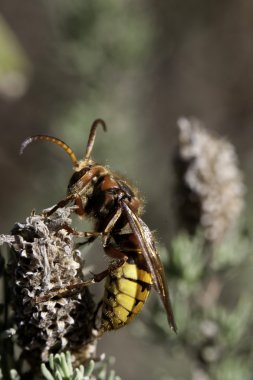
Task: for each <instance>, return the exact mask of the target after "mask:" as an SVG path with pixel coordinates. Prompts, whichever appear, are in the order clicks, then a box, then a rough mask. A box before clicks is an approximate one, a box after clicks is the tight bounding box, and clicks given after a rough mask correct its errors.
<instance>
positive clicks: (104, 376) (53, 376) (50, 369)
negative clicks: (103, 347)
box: [41, 351, 120, 380]
mask: <svg viewBox="0 0 253 380" xmlns="http://www.w3.org/2000/svg"><path fill="white" fill-rule="evenodd" d="M109 365H110V360H109V361H106V360H104V359H101V360H100V361H99V362H98V363H96V364H95V362H94V361H93V360H90V361H89V362H88V363H87V364H86V365H85V366H83V365H81V366H79V367H78V368H73V365H72V358H71V354H70V352H69V351H67V352H66V353H61V354H56V355H53V354H50V356H49V363H48V365H47V366H46V365H45V364H44V363H43V364H42V365H41V372H42V374H43V376H44V378H45V379H46V380H120V377H119V376H116V375H115V371H114V370H109V368H108V367H109Z"/></svg>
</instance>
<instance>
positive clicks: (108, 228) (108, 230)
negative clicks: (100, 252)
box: [103, 208, 122, 248]
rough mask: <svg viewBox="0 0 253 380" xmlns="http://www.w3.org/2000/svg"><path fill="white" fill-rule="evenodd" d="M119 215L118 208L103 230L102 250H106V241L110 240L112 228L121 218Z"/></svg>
mask: <svg viewBox="0 0 253 380" xmlns="http://www.w3.org/2000/svg"><path fill="white" fill-rule="evenodd" d="M121 214H122V209H121V208H118V210H117V211H116V213H115V214H114V215H113V217H112V219H111V220H110V221H109V223H108V224H107V226H106V227H105V229H104V231H103V247H104V248H106V247H107V246H108V241H109V239H110V233H111V231H112V229H113V227H114V226H115V223H116V222H117V220H118V219H119V218H120V217H121Z"/></svg>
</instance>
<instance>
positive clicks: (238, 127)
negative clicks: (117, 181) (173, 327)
mask: <svg viewBox="0 0 253 380" xmlns="http://www.w3.org/2000/svg"><path fill="white" fill-rule="evenodd" d="M252 16H253V3H252V2H251V1H249V0H241V1H240V2H239V1H236V0H229V1H227V0H219V1H217V0H213V1H204V2H203V1H200V0H188V1H187V2H185V1H182V0H168V1H165V0H156V1H154V0H147V1H138V2H136V1H133V0H127V1H124V2H123V1H116V0H108V1H102V0H92V1H83V0H72V1H67V0H55V1H53V2H52V1H47V0H43V1H42V0H41V1H36V2H35V1H32V0H27V1H25V2H20V1H18V0H2V1H1V2H0V128H1V139H0V173H1V183H2V185H1V198H0V203H1V213H0V226H1V233H8V232H9V231H10V229H11V228H12V226H13V224H14V223H15V222H16V221H20V222H21V221H22V220H24V218H25V217H26V216H27V215H29V213H30V211H31V210H32V209H33V208H35V209H36V210H37V211H38V212H40V210H42V209H43V208H47V207H49V206H51V205H52V204H54V203H56V202H57V201H58V200H60V199H62V198H63V197H64V195H65V192H66V188H67V183H68V180H69V178H70V175H71V173H72V168H71V162H70V160H69V158H68V157H67V155H66V154H65V153H64V152H63V151H61V150H60V149H58V148H57V147H55V146H53V145H50V144H39V143H38V144H33V145H31V146H29V148H28V149H27V150H26V151H25V154H24V155H23V156H22V157H20V156H19V147H20V144H21V142H22V141H23V140H24V139H25V138H26V137H27V136H29V135H33V134H38V133H39V134H49V135H53V136H56V137H58V138H60V139H62V140H64V141H65V142H66V143H67V144H69V145H70V146H71V147H72V149H73V150H74V151H75V152H76V155H77V157H82V155H83V153H84V149H85V144H86V141H87V136H88V133H89V128H90V125H91V123H92V122H93V120H94V119H96V118H103V119H104V120H105V121H106V123H107V126H108V131H107V133H106V134H104V132H103V131H102V130H98V134H97V140H96V144H95V147H94V152H93V157H94V158H95V160H97V161H98V162H101V163H104V164H108V165H110V167H111V168H112V169H113V170H116V171H119V172H121V173H122V174H123V175H124V176H126V177H127V178H129V179H130V180H132V182H133V183H134V184H136V185H137V187H138V188H139V189H140V190H141V193H142V194H143V197H144V200H145V203H146V205H145V216H144V220H145V222H146V223H147V224H148V225H149V227H150V229H151V230H156V231H157V233H156V235H157V238H158V241H160V242H162V244H163V245H164V246H166V245H167V246H168V245H169V242H170V239H171V237H172V236H173V235H174V234H175V225H174V216H173V213H172V209H171V193H172V190H173V184H174V177H173V169H172V161H173V154H174V150H175V147H176V145H177V138H178V137H177V136H178V130H177V120H178V118H179V117H181V116H192V115H193V116H195V117H197V118H199V119H200V120H202V121H203V122H204V123H205V125H206V127H207V128H208V129H209V130H211V131H216V132H218V133H219V134H221V135H223V136H226V137H227V138H228V139H229V140H230V142H232V143H233V144H234V146H235V147H236V150H237V153H238V155H239V159H240V167H241V168H242V170H243V172H244V179H245V183H246V185H247V189H248V191H247V199H248V203H247V207H246V213H247V217H248V218H249V219H250V214H251V210H252V201H251V198H252V184H253V183H252V176H251V170H252V162H253V150H252V138H253V128H252V124H253V107H252V103H253V70H252V67H253V44H252V40H253V24H252ZM96 249H97V250H99V249H100V248H99V247H97V248H96ZM99 254H101V255H102V252H101V253H99ZM147 307H148V306H147ZM140 318H142V317H141V316H140ZM131 331H132V327H131V326H129V327H127V328H125V329H123V330H122V331H119V332H115V333H111V334H107V336H106V337H105V338H103V340H102V341H101V342H100V343H99V351H100V352H106V354H107V355H113V356H115V357H116V365H115V368H116V369H117V373H118V374H119V375H120V376H122V378H123V379H129V380H134V379H137V378H140V379H144V378H145V379H154V378H158V377H157V371H158V368H160V369H161V368H162V372H163V373H168V374H170V373H173V374H175V376H179V377H177V378H181V379H184V378H186V379H187V378H188V377H187V374H188V372H189V368H190V364H189V363H188V362H187V359H186V358H184V357H182V354H180V353H172V351H168V350H167V347H164V346H161V345H160V344H159V339H157V340H155V339H152V340H151V341H150V340H148V339H146V340H145V339H140V338H138V337H135V336H134V334H132V335H131ZM170 333H171V332H170V331H169V328H168V334H170ZM150 358H152V360H150ZM154 362H155V366H154ZM180 363H183V365H182V364H180ZM158 372H159V371H158ZM165 378H166V379H169V376H168V377H165Z"/></svg>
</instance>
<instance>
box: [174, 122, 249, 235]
mask: <svg viewBox="0 0 253 380" xmlns="http://www.w3.org/2000/svg"><path fill="white" fill-rule="evenodd" d="M178 126H179V144H178V154H177V160H176V162H177V165H176V168H177V172H178V176H179V183H178V189H177V190H178V192H177V195H179V196H180V199H179V209H180V217H181V221H183V224H184V227H186V228H187V229H188V230H189V231H190V232H194V231H195V229H196V227H197V226H198V225H201V226H202V228H203V230H204V233H205V237H206V239H207V240H208V241H210V242H218V241H220V240H221V239H223V237H224V235H225V234H226V232H227V231H229V230H230V229H231V228H232V227H233V226H234V224H235V222H236V221H237V220H238V217H239V214H240V212H241V210H242V208H243V205H244V201H243V197H244V193H245V187H244V184H243V181H242V174H241V172H240V170H239V169H238V162H237V156H236V153H235V149H234V147H233V146H232V144H230V143H229V142H228V141H226V140H225V139H223V138H221V137H219V136H215V135H212V134H211V133H209V132H208V131H207V130H206V129H204V128H203V126H202V125H201V123H200V122H199V121H198V120H196V119H186V118H180V119H179V121H178Z"/></svg>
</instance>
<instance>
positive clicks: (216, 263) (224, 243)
mask: <svg viewBox="0 0 253 380" xmlns="http://www.w3.org/2000/svg"><path fill="white" fill-rule="evenodd" d="M179 127H180V139H179V147H178V154H177V175H178V174H179V178H178V184H177V192H176V196H179V199H178V201H179V203H180V202H181V203H180V207H179V210H180V213H179V217H180V221H181V222H182V221H183V222H184V223H183V226H184V227H185V228H186V229H187V230H188V231H187V230H184V231H181V232H179V233H178V235H177V236H176V237H175V238H174V239H173V240H172V242H171V245H170V249H169V252H168V250H167V249H166V248H165V247H160V249H159V251H160V253H161V256H162V259H164V265H165V270H166V274H167V276H168V280H169V284H170V287H171V288H172V294H173V302H172V303H173V306H174V312H175V316H176V322H177V325H178V334H177V336H175V337H173V336H171V334H169V329H168V324H167V321H166V316H165V313H164V311H163V310H162V308H161V305H160V303H159V302H158V301H157V300H156V299H154V301H153V306H152V308H151V309H150V312H149V314H148V317H147V320H146V322H147V324H146V326H145V328H144V327H143V326H142V329H139V332H141V333H142V334H145V335H146V334H149V335H150V331H153V337H154V339H159V340H160V341H161V340H163V341H164V344H165V343H166V347H167V345H168V344H169V345H170V347H174V348H177V352H178V351H181V352H183V353H184V354H185V355H186V356H187V358H188V359H189V361H190V362H191V363H192V365H191V367H192V373H191V374H189V375H188V376H189V378H191V379H192V380H211V379H212V380H222V379H226V380H228V379H229V380H237V379H247V380H249V379H251V378H252V370H253V365H252V358H253V347H252V344H251V341H250V340H251V339H250V335H251V334H249V331H251V329H252V325H253V314H252V312H253V304H252V297H251V294H250V292H249V291H248V290H247V289H243V287H241V286H238V281H239V278H240V276H239V275H240V273H242V271H243V270H244V269H245V268H247V266H249V265H250V263H251V246H252V236H251V235H250V234H249V232H248V231H247V228H245V227H244V226H243V227H242V224H243V223H242V222H241V223H239V217H240V212H241V210H242V207H243V204H244V199H243V194H244V192H245V190H244V189H245V187H244V184H243V182H242V175H241V173H240V171H239V169H238V166H237V158H236V154H235V151H234V148H233V146H232V145H231V144H230V143H228V142H227V141H225V140H224V139H222V138H220V137H218V136H213V135H211V134H210V133H209V132H208V131H206V130H205V129H203V127H202V126H201V124H200V123H199V122H198V121H196V120H188V119H181V120H180V122H179ZM180 160H181V161H183V162H181V166H180V170H178V163H179V161H180ZM180 186H181V187H182V188H181V189H180ZM182 206H183V207H184V208H182ZM184 218H185V219H184ZM182 219H183V220H182ZM244 224H245V222H244ZM181 225H182V224H181ZM168 255H169V257H170V261H169V263H168V260H167V259H168ZM139 323H140V322H139ZM137 330H138V329H137ZM162 378H163V379H171V378H172V377H171V376H170V375H166V374H163V376H162ZM175 378H177V377H176V376H175Z"/></svg>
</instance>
